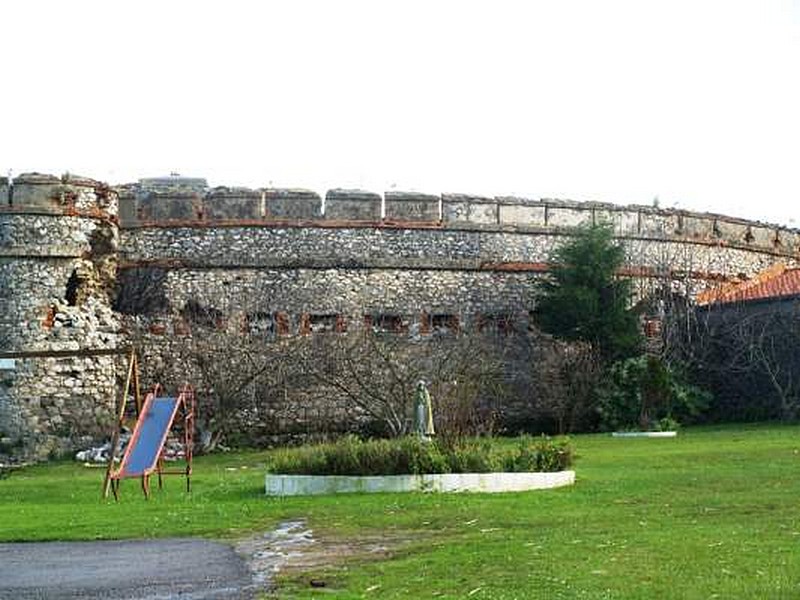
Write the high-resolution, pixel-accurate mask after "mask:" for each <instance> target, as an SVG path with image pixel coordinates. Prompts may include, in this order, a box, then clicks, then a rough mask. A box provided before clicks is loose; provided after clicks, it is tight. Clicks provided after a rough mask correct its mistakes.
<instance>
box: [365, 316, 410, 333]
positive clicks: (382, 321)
mask: <svg viewBox="0 0 800 600" xmlns="http://www.w3.org/2000/svg"><path fill="white" fill-rule="evenodd" d="M365 323H368V326H370V327H371V328H372V331H373V332H374V333H405V332H407V331H408V323H407V322H406V321H404V320H403V317H402V316H400V315H393V314H378V315H374V316H372V317H371V318H370V319H369V320H367V319H365Z"/></svg>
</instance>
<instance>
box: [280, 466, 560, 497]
mask: <svg viewBox="0 0 800 600" xmlns="http://www.w3.org/2000/svg"><path fill="white" fill-rule="evenodd" d="M573 483H575V471H558V472H555V473H444V474H438V475H384V476H375V477H355V476H344V475H271V474H269V475H267V478H266V493H267V496H307V495H314V494H341V493H353V492H365V493H375V492H522V491H525V490H541V489H548V488H556V487H561V486H564V485H571V484H573Z"/></svg>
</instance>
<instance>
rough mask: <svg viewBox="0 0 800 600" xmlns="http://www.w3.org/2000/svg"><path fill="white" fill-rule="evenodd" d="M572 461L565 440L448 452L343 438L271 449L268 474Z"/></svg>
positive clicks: (475, 443)
mask: <svg viewBox="0 0 800 600" xmlns="http://www.w3.org/2000/svg"><path fill="white" fill-rule="evenodd" d="M573 456H574V454H573V450H572V446H571V444H570V442H569V440H568V439H558V440H554V439H551V438H547V437H544V436H543V437H541V438H533V437H530V436H526V437H523V438H520V440H519V442H518V443H517V444H515V445H511V446H508V445H505V444H502V445H501V444H498V443H497V442H495V441H494V440H492V439H490V438H483V439H475V440H466V441H463V442H462V443H460V444H457V445H455V446H453V447H448V448H443V447H442V446H441V445H440V444H439V443H437V442H436V441H430V442H425V441H422V440H420V439H419V438H416V437H404V438H397V439H391V440H368V441H362V440H360V439H358V438H357V437H355V436H345V437H343V438H341V439H339V440H338V441H336V442H334V443H330V444H318V445H314V446H303V447H300V448H287V449H281V450H276V451H275V452H273V453H272V455H271V456H270V458H269V460H268V462H267V469H268V470H269V471H270V472H271V473H282V474H287V475H409V474H422V473H489V472H496V471H515V472H522V471H561V470H564V469H566V468H568V467H570V466H571V465H572V461H573Z"/></svg>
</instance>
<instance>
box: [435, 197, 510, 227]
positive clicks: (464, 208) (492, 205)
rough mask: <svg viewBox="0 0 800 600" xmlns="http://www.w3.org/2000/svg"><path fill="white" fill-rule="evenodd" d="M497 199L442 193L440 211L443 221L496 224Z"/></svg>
mask: <svg viewBox="0 0 800 600" xmlns="http://www.w3.org/2000/svg"><path fill="white" fill-rule="evenodd" d="M497 212H498V210H497V200H495V199H494V198H487V197H485V196H470V195H467V194H443V195H442V213H443V215H442V216H443V220H444V222H445V223H473V224H476V225H496V224H497V222H498V217H497Z"/></svg>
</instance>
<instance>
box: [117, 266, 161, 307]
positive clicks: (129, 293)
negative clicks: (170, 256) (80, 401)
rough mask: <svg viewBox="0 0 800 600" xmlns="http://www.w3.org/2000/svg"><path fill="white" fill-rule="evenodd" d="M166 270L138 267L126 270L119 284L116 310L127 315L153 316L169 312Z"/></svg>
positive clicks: (121, 273) (121, 275)
mask: <svg viewBox="0 0 800 600" xmlns="http://www.w3.org/2000/svg"><path fill="white" fill-rule="evenodd" d="M166 280H167V272H166V270H164V269H158V268H152V267H138V268H132V269H124V270H123V271H121V272H120V274H119V276H118V282H117V288H118V289H117V297H116V299H115V301H114V310H116V311H119V312H121V313H122V314H125V315H136V314H141V315H153V314H157V313H159V312H164V311H167V310H169V308H170V303H169V301H168V300H167V295H166V290H165V287H166Z"/></svg>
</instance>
